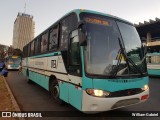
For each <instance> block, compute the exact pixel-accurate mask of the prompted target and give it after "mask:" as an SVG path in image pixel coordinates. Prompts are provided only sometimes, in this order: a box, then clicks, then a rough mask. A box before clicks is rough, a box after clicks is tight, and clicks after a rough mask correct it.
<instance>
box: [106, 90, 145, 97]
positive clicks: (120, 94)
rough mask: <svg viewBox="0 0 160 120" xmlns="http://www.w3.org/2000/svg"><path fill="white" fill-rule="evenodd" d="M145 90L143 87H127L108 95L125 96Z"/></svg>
mask: <svg viewBox="0 0 160 120" xmlns="http://www.w3.org/2000/svg"><path fill="white" fill-rule="evenodd" d="M141 92H143V90H142V89H141V88H135V89H127V90H121V91H116V92H111V93H110V95H109V96H108V97H123V96H130V95H136V94H139V93H141Z"/></svg>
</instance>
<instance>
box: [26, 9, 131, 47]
mask: <svg viewBox="0 0 160 120" xmlns="http://www.w3.org/2000/svg"><path fill="white" fill-rule="evenodd" d="M83 12H86V13H93V14H97V15H103V16H106V17H111V18H114V19H117V20H120V21H123V22H127V23H129V24H131V25H133V23H131V22H129V21H127V20H124V19H122V18H119V17H116V16H113V15H110V14H106V13H101V12H97V11H93V10H86V9H74V10H72V11H70V12H68V13H67V14H65V15H64V16H63V17H61V18H60V19H58V20H57V21H56V22H54V23H53V24H52V25H51V26H49V27H48V28H47V29H45V30H44V31H43V32H41V33H40V34H38V35H37V36H36V37H35V38H37V37H38V36H40V35H42V34H43V33H45V32H46V31H47V30H48V29H49V28H51V27H52V26H53V25H54V24H57V23H58V22H59V21H61V20H62V19H63V18H65V17H66V16H68V15H69V14H71V13H76V14H77V16H78V20H80V18H79V14H80V13H83ZM35 38H34V39H35ZM34 39H33V40H34ZM33 40H32V41H33ZM32 41H30V42H29V43H31V42H32ZM25 46H26V45H25Z"/></svg>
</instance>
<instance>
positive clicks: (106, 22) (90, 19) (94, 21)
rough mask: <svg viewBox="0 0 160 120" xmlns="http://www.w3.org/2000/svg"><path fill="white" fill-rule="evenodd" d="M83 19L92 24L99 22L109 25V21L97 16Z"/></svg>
mask: <svg viewBox="0 0 160 120" xmlns="http://www.w3.org/2000/svg"><path fill="white" fill-rule="evenodd" d="M85 21H86V22H88V23H94V24H101V25H106V26H109V22H108V21H106V20H101V19H99V18H91V17H86V18H85Z"/></svg>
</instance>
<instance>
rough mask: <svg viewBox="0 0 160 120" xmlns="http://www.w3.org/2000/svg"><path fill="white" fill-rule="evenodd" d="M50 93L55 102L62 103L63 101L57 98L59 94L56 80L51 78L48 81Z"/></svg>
mask: <svg viewBox="0 0 160 120" xmlns="http://www.w3.org/2000/svg"><path fill="white" fill-rule="evenodd" d="M50 93H51V96H52V98H53V99H54V100H55V102H56V103H58V104H60V105H62V104H63V101H62V100H61V99H60V98H59V96H60V90H59V86H58V81H56V80H52V81H51V82H50Z"/></svg>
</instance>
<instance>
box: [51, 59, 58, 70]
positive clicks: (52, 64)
mask: <svg viewBox="0 0 160 120" xmlns="http://www.w3.org/2000/svg"><path fill="white" fill-rule="evenodd" d="M51 68H57V62H56V60H51Z"/></svg>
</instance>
